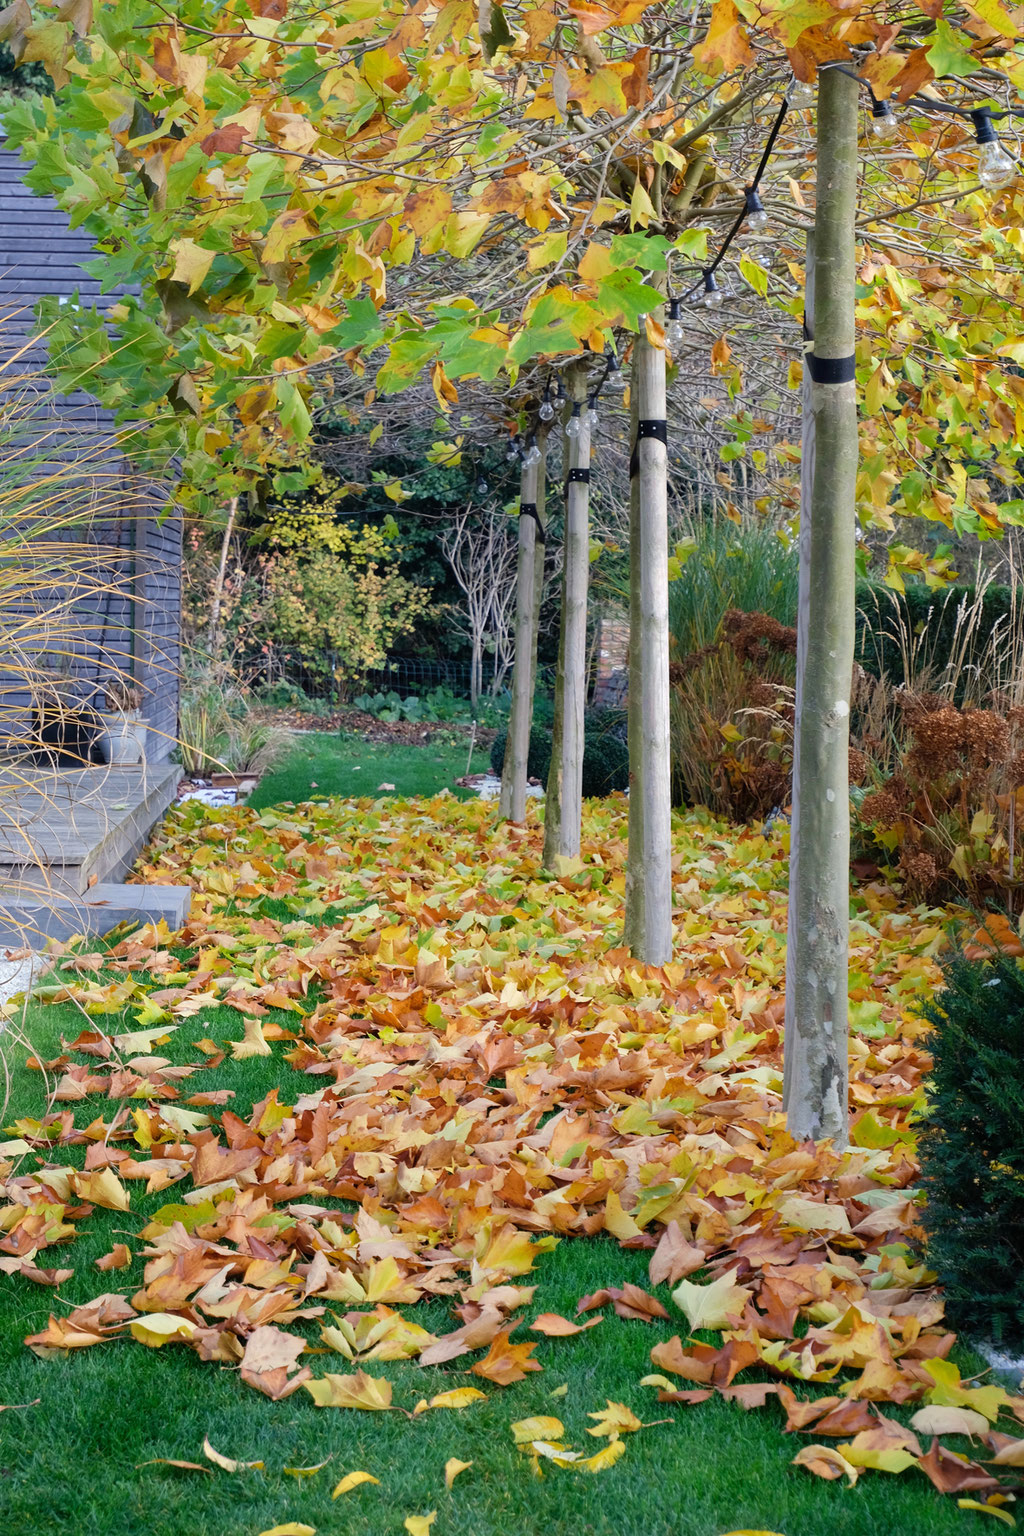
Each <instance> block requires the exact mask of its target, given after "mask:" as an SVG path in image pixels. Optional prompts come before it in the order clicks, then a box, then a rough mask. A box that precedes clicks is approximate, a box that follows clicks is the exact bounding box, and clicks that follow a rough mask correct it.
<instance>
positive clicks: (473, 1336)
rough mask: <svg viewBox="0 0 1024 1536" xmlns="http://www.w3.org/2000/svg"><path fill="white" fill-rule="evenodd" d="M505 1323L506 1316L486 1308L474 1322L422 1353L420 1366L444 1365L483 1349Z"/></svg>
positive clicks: (445, 1335)
mask: <svg viewBox="0 0 1024 1536" xmlns="http://www.w3.org/2000/svg"><path fill="white" fill-rule="evenodd" d="M504 1321H505V1318H504V1314H503V1313H501V1312H499V1311H498V1309H497V1308H496V1307H487V1308H485V1309H484V1311H483V1312H481V1314H480V1316H479V1317H477V1318H474V1320H473V1321H472V1322H470V1323H466V1324H464V1325H463V1327H461V1328H456V1330H455V1332H454V1333H445V1334H442V1336H441V1338H439V1339H438V1341H437V1343H436V1344H431V1345H430V1346H429V1348H427V1349H424V1350H423V1351H421V1353H420V1356H419V1364H420V1365H444V1364H445V1363H446V1362H447V1361H448V1360H457V1359H458V1358H459V1356H460V1355H468V1354H469V1353H470V1352H471V1351H472V1350H474V1349H483V1347H484V1345H485V1344H490V1343H491V1341H492V1339H493V1338H494V1337H495V1335H496V1334H497V1332H498V1329H499V1328H500V1327H501V1325H502V1323H503V1322H504Z"/></svg>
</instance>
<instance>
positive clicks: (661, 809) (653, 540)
mask: <svg viewBox="0 0 1024 1536" xmlns="http://www.w3.org/2000/svg"><path fill="white" fill-rule="evenodd" d="M659 318H660V315H659ZM631 392H632V395H633V396H635V420H634V422H633V442H634V444H635V449H634V455H633V460H632V462H631V464H630V479H631V483H630V536H629V557H630V605H629V607H630V611H629V646H630V666H629V727H630V732H629V734H630V740H629V759H630V774H629V778H630V786H629V799H630V807H629V855H628V860H627V865H626V925H625V936H626V942H627V943H628V944H629V947H630V950H631V951H632V953H633V954H634V956H635V957H636V958H637V959H638V960H642V961H644V962H645V963H646V964H648V965H664V964H665V963H666V962H667V961H668V960H670V959H671V958H672V800H671V789H672V766H671V754H670V740H669V683H668V449H667V447H666V445H665V443H664V442H662V441H661V440H660V438H659V437H658V436H656V435H650V433H651V425H652V424H658V423H660V424H662V426H664V422H665V408H666V401H665V352H664V349H663V348H657V347H652V346H651V345H650V343H649V342H648V340H647V335H646V331H645V330H643V329H641V333H640V335H639V337H638V338H637V341H636V344H635V346H634V348H633V374H632V390H631ZM634 802H639V803H638V804H634Z"/></svg>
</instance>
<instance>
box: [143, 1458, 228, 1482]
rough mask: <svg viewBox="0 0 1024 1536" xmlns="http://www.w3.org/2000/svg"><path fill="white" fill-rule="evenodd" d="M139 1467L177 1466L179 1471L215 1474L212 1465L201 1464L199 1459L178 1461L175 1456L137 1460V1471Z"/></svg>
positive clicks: (210, 1475) (209, 1475)
mask: <svg viewBox="0 0 1024 1536" xmlns="http://www.w3.org/2000/svg"><path fill="white" fill-rule="evenodd" d="M139 1467H177V1468H178V1471H179V1472H205V1473H206V1475H207V1476H208V1477H212V1476H213V1468H212V1467H203V1466H200V1464H199V1462H198V1461H177V1460H175V1458H174V1457H173V1456H154V1457H153V1460H152V1461H137V1462H136V1463H135V1468H136V1471H137V1470H138V1469H139Z"/></svg>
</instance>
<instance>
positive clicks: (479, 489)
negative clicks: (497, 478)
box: [476, 475, 490, 496]
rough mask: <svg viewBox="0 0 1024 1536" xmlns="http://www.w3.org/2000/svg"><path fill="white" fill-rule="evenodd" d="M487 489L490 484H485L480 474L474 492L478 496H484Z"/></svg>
mask: <svg viewBox="0 0 1024 1536" xmlns="http://www.w3.org/2000/svg"><path fill="white" fill-rule="evenodd" d="M489 490H490V486H489V485H488V484H487V481H486V480H485V479H484V477H483V475H481V476H480V479H479V480H478V481H477V483H476V494H477V495H478V496H486V495H487V492H488V491H489Z"/></svg>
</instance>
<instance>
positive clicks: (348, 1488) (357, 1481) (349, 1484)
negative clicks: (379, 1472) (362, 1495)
mask: <svg viewBox="0 0 1024 1536" xmlns="http://www.w3.org/2000/svg"><path fill="white" fill-rule="evenodd" d="M363 1483H374V1484H375V1485H376V1486H377V1487H378V1488H379V1487H380V1478H379V1477H373V1476H372V1475H371V1474H370V1473H369V1472H346V1473H345V1476H344V1477H343V1478H342V1480H341V1482H340V1483H338V1485H337V1486H336V1488H335V1489H334V1492H333V1493H332V1494H331V1498H332V1499H340V1498H341V1495H342V1494H343V1493H351V1492H352V1490H353V1488H359V1487H361V1486H362V1484H363Z"/></svg>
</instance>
